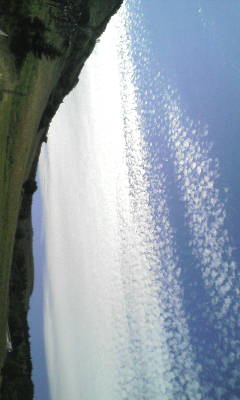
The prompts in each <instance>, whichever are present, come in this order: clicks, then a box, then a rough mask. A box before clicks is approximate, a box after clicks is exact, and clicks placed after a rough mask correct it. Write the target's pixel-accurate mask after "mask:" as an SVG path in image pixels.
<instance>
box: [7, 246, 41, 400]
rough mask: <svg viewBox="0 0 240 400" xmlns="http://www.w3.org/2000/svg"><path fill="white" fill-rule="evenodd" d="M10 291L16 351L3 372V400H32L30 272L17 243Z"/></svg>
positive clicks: (9, 358)
mask: <svg viewBox="0 0 240 400" xmlns="http://www.w3.org/2000/svg"><path fill="white" fill-rule="evenodd" d="M15 247H17V248H16V249H15V254H14V259H13V265H12V272H11V279H10V288H9V329H10V333H11V339H12V345H13V351H12V352H11V353H8V354H7V357H6V361H5V364H4V366H3V368H2V376H3V381H2V387H1V396H0V397H1V400H15V399H18V400H32V399H33V392H34V389H33V383H32V378H31V375H32V361H31V353H30V340H29V328H28V322H27V309H26V290H27V271H26V265H25V256H24V252H23V251H21V250H20V249H19V248H18V247H19V244H18V241H17V240H16V244H15Z"/></svg>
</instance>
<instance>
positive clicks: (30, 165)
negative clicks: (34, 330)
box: [0, 0, 122, 399]
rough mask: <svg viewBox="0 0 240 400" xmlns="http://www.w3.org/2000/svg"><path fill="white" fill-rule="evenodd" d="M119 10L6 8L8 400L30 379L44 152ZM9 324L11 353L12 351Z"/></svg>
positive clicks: (1, 189)
mask: <svg viewBox="0 0 240 400" xmlns="http://www.w3.org/2000/svg"><path fill="white" fill-rule="evenodd" d="M121 2H122V0H48V1H47V0H22V1H21V2H19V1H18V0H8V1H7V0H0V9H1V13H0V30H1V31H2V32H3V33H2V34H0V315H1V319H0V368H2V367H3V365H4V361H6V362H5V366H4V368H3V370H2V374H3V385H2V387H3V388H4V387H6V379H7V381H8V377H7V374H8V375H9V374H10V375H9V382H10V380H11V382H12V385H13V388H12V393H13V394H12V396H13V397H9V396H10V394H9V395H8V394H6V393H7V392H9V390H7V391H4V397H3V398H4V399H5V398H9V399H10V398H15V397H14V396H15V394H14V391H17V392H19V390H22V388H21V382H23V381H24V379H25V378H26V376H28V378H27V379H29V377H30V376H31V365H30V364H31V362H30V364H29V359H30V349H29V337H28V328H27V311H28V307H29V297H30V295H31V292H32V288H33V280H34V269H33V256H32V235H33V233H32V224H31V202H32V195H33V193H34V191H35V190H36V184H35V175H36V169H37V164H38V157H39V154H40V149H41V144H42V142H44V141H47V132H48V128H49V124H50V122H51V119H52V118H53V116H54V114H55V113H56V111H57V109H58V107H59V105H60V104H61V102H62V101H63V99H64V97H65V96H66V95H67V94H68V93H69V92H70V91H71V90H72V88H73V87H74V86H75V85H76V84H77V82H78V76H79V73H80V71H81V69H82V67H83V65H84V63H85V61H86V59H87V58H88V56H89V55H90V54H91V52H92V50H93V48H94V45H95V43H96V40H97V38H98V37H99V36H100V35H101V33H102V32H103V31H104V30H105V27H106V25H107V23H108V21H109V19H110V18H111V16H112V15H113V14H114V13H115V12H116V11H117V10H118V8H119V7H120V4H121ZM6 35H7V36H6ZM8 323H9V328H10V332H11V335H12V341H13V348H14V351H13V352H12V353H8V352H7V351H6V330H7V325H8ZM24 357H25V361H21V363H22V364H21V367H19V365H17V364H18V362H19V359H21V360H22V359H23V358H24ZM9 362H10V367H9ZM21 374H22V375H21ZM23 375H24V379H23ZM21 376H22V379H20V378H21ZM13 378H14V379H13ZM4 380H5V384H4ZM14 381H17V388H15V389H14V383H13V382H14ZM9 382H8V385H9ZM19 385H20V386H19ZM24 385H25V386H24V387H27V383H26V381H25V384H24ZM30 386H31V385H29V386H28V387H30ZM8 389H9V386H8ZM30 389H31V388H30ZM31 390H32V389H31ZM31 390H30V391H29V393H30V392H31ZM23 395H24V390H23ZM2 396H3V393H2ZM24 396H25V397H24V399H26V398H31V396H32V394H31V396H30V397H26V393H25V395H24ZM17 398H20V397H17Z"/></svg>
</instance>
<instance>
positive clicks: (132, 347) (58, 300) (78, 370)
mask: <svg viewBox="0 0 240 400" xmlns="http://www.w3.org/2000/svg"><path fill="white" fill-rule="evenodd" d="M130 4H134V7H133V9H134V11H133V12H132V13H131V12H130V14H129V16H128V19H129V21H130V23H129V24H126V29H123V28H121V27H120V26H121V23H122V22H119V19H118V17H116V21H117V22H115V28H114V27H113V26H110V27H109V30H108V31H109V33H108V31H107V32H106V35H105V38H104V39H103V41H102V43H100V46H99V47H98V48H97V49H96V52H95V53H94V55H93V56H91V57H90V59H89V61H88V62H87V68H86V69H85V70H84V72H83V74H82V76H81V77H80V84H79V89H76V90H75V91H74V92H73V93H72V95H71V96H70V97H69V98H68V99H67V100H66V101H65V102H64V105H63V106H62V107H61V109H60V111H59V112H58V114H57V117H56V118H55V122H54V123H53V125H52V127H51V132H50V138H49V143H48V145H47V146H46V147H44V151H43V154H42V158H41V161H40V170H41V174H40V182H41V185H42V196H43V204H45V205H44V206H43V209H44V211H42V210H41V207H42V201H41V199H40V197H39V194H38V195H36V197H35V208H34V220H35V221H36V222H34V225H35V226H38V227H36V228H35V230H36V233H35V238H36V242H37V243H38V246H36V247H35V258H36V261H37V265H38V266H37V271H38V274H39V276H36V281H37V283H36V289H35V293H36V295H35V297H33V304H32V314H31V316H30V321H31V325H32V342H33V360H34V363H35V365H36V367H35V371H36V378H35V380H36V388H37V390H36V392H37V397H36V398H37V399H38V398H39V399H40V398H43V396H44V398H45V399H47V392H48V386H47V380H46V373H47V372H46V369H45V368H46V365H47V366H48V374H49V383H50V388H51V393H52V399H53V400H55V399H58V400H59V399H61V398H62V399H66V398H71V399H72V400H75V398H76V399H77V398H79V396H82V397H81V398H82V399H86V400H95V399H98V400H101V399H103V400H107V399H109V400H113V399H117V400H118V399H119V400H120V399H122V398H123V397H122V396H123V393H126V394H127V395H128V396H130V397H131V399H135V398H136V399H138V400H139V398H146V399H150V398H151V400H154V399H155V398H156V399H157V398H159V395H160V394H162V396H165V398H166V399H169V400H173V399H175V398H178V399H179V400H180V399H185V398H186V396H190V397H187V398H191V399H192V398H194V399H196V400H197V399H199V400H200V399H202V400H205V399H207V398H210V396H211V398H213V399H214V400H215V399H216V400H217V399H221V398H223V396H226V395H227V396H228V399H229V400H236V399H237V397H236V396H237V391H238V390H239V389H238V385H239V374H238V372H237V368H236V362H237V357H238V352H239V337H238V330H237V329H236V326H237V324H238V322H237V318H238V317H237V316H238V312H239V290H238V285H239V252H238V249H239V246H240V243H239V240H240V239H239V238H240V235H239V233H240V232H239V231H240V225H239V223H238V204H239V200H240V199H239V197H240V190H239V185H238V179H239V176H238V175H239V173H238V171H239V167H240V165H239V163H240V160H239V157H238V150H237V149H238V148H239V125H240V120H239V119H240V113H239V99H240V96H239V95H240V93H239V91H240V84H239V70H240V59H239V48H238V38H239V30H240V26H239V23H238V20H239V13H240V7H239V6H238V5H237V2H236V1H230V2H229V1H228V2H227V1H222V2H221V4H220V5H219V4H218V6H217V7H216V3H215V2H209V1H207V0H206V1H201V0H196V1H191V2H189V1H187V0H185V1H181V2H177V1H176V0H172V1H168V2H165V1H160V2H159V1H157V0H155V1H153V0H152V1H148V2H147V1H141V2H135V3H133V2H130ZM122 18H125V17H122ZM125 22H126V20H125ZM119 23H120V25H118V24H119ZM119 37H120V38H121V39H122V42H121V40H120V39H119ZM130 37H132V40H133V43H134V45H132V43H131V40H130ZM119 54H121V57H119ZM106 59H108V60H109V61H108V63H106ZM103 99H104V101H103ZM106 110H107V111H106ZM109 110H111V112H109ZM66 175H67V176H66ZM66 205H67V206H66ZM39 221H42V222H41V223H40V224H39ZM42 224H44V227H43V225H42ZM73 226H74V227H75V228H74V229H73V228H72V227H73ZM44 245H46V254H45V255H44V256H41V255H42V254H44V250H43V249H44ZM39 246H40V247H39ZM46 265H48V267H46ZM120 265H121V268H120ZM144 282H145V283H146V284H145V283H144ZM39 283H40V287H39V286H38V285H37V284H39ZM42 285H44V295H43V291H42ZM63 293H64V295H63ZM95 298H96V299H98V301H97V302H95V300H94V299H95ZM140 299H141V301H140ZM124 310H125V311H124ZM113 315H114V317H113ZM43 321H44V322H43ZM43 325H44V328H43ZM116 332H118V335H117V334H116ZM43 334H44V335H45V343H46V346H47V347H46V348H47V351H44V347H43V339H42V335H43ZM116 335H117V336H116ZM161 338H162V339H161ZM35 341H36V344H34V342H35ZM127 348H128V350H127ZM119 349H121V351H120V350H119ZM119 351H120V355H119V353H118V352H119ZM239 355H240V353H239ZM66 365H67V366H68V367H67V368H66ZM134 365H135V366H134ZM193 370H194V373H193ZM209 370H211V371H212V373H211V375H209ZM110 371H111V372H110ZM223 376H225V377H227V379H226V381H224V380H223ZM130 377H131V379H130ZM118 381H119V382H118ZM43 382H46V383H43ZM123 388H124V389H123ZM43 391H44V394H43ZM61 396H62V397H61ZM144 396H146V397H144ZM176 396H178V397H176Z"/></svg>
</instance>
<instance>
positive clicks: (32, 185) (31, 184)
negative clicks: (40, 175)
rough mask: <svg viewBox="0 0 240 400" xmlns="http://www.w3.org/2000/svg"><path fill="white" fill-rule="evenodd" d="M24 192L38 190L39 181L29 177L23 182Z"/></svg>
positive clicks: (29, 192) (28, 192) (31, 192)
mask: <svg viewBox="0 0 240 400" xmlns="http://www.w3.org/2000/svg"><path fill="white" fill-rule="evenodd" d="M23 189H24V193H26V194H33V193H34V192H36V190H37V182H36V181H35V180H34V179H28V180H27V181H25V182H24V184H23Z"/></svg>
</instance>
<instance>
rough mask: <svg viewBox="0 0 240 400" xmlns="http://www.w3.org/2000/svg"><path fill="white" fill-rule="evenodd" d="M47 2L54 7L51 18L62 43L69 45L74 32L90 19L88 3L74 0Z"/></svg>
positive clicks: (84, 25)
mask: <svg viewBox="0 0 240 400" xmlns="http://www.w3.org/2000/svg"><path fill="white" fill-rule="evenodd" d="M48 4H49V6H50V7H54V10H53V12H52V18H53V20H54V21H55V25H56V28H57V30H58V32H59V33H60V35H61V36H62V38H63V39H64V43H65V44H67V45H69V43H70V40H71V39H72V37H73V36H74V34H75V33H77V32H79V31H81V30H82V29H84V27H86V26H87V25H88V23H89V21H90V11H89V7H88V4H87V3H86V2H83V1H76V0H55V1H53V0H52V1H51V3H48Z"/></svg>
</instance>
